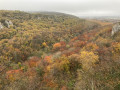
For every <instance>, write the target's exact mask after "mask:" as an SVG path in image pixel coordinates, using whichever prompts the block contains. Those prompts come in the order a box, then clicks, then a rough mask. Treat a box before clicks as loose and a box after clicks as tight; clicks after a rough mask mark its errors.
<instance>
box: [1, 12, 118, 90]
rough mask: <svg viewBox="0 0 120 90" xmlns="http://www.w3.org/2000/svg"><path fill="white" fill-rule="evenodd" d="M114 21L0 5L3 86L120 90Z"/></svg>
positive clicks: (4, 89) (9, 89)
mask: <svg viewBox="0 0 120 90" xmlns="http://www.w3.org/2000/svg"><path fill="white" fill-rule="evenodd" d="M113 26H114V23H112V22H108V21H107V22H105V21H100V20H89V19H82V18H79V17H76V16H73V15H69V14H64V13H58V12H23V11H8V10H0V90H120V32H117V33H115V34H114V35H111V33H112V32H113V31H112V28H113Z"/></svg>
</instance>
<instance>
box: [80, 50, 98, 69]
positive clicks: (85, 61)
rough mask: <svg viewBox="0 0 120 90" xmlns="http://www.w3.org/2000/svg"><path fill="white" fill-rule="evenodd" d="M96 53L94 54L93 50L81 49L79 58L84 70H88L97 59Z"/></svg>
mask: <svg viewBox="0 0 120 90" xmlns="http://www.w3.org/2000/svg"><path fill="white" fill-rule="evenodd" d="M98 58H99V57H98V55H95V54H94V53H93V52H88V51H82V52H81V54H80V60H81V63H82V67H83V69H85V70H89V69H91V68H92V66H94V65H95V63H96V62H97V61H98Z"/></svg>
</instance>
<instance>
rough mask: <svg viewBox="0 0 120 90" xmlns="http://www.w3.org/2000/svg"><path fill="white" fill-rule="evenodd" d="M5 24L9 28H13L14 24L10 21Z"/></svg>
mask: <svg viewBox="0 0 120 90" xmlns="http://www.w3.org/2000/svg"><path fill="white" fill-rule="evenodd" d="M5 24H6V26H7V28H10V26H13V23H12V22H11V21H9V20H5Z"/></svg>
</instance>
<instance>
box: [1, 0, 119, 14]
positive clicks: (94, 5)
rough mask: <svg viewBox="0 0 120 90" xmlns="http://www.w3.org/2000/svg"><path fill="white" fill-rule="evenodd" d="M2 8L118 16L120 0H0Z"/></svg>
mask: <svg viewBox="0 0 120 90" xmlns="http://www.w3.org/2000/svg"><path fill="white" fill-rule="evenodd" d="M0 10H22V11H57V12H64V13H69V14H73V15H76V16H118V15H120V0H0Z"/></svg>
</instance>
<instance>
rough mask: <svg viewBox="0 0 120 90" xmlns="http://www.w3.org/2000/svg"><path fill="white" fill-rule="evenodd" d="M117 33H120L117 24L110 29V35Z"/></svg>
mask: <svg viewBox="0 0 120 90" xmlns="http://www.w3.org/2000/svg"><path fill="white" fill-rule="evenodd" d="M118 31H120V23H117V24H115V25H114V26H113V28H112V32H111V35H112V36H113V35H114V34H115V33H117V32H118Z"/></svg>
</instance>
